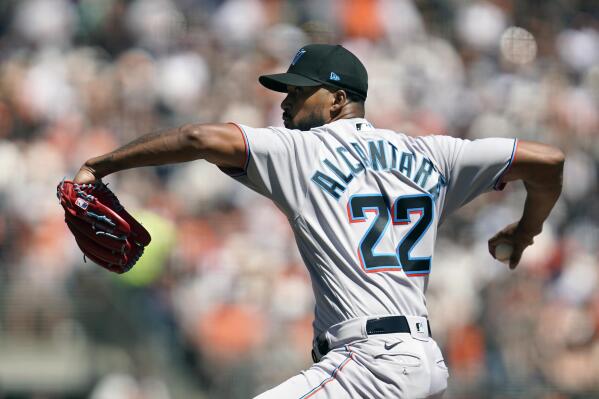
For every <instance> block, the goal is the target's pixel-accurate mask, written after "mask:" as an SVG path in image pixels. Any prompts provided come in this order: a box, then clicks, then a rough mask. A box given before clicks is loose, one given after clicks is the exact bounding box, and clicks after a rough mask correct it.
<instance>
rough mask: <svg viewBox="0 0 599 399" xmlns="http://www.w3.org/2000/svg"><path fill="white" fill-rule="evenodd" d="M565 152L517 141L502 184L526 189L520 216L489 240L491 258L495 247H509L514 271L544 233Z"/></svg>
mask: <svg viewBox="0 0 599 399" xmlns="http://www.w3.org/2000/svg"><path fill="white" fill-rule="evenodd" d="M564 161H565V155H564V153H563V152H562V151H561V150H560V149H558V148H556V147H553V146H550V145H546V144H541V143H537V142H531V141H524V140H520V141H519V142H518V147H517V149H516V154H515V156H514V159H513V161H512V164H511V166H510V169H509V170H508V171H507V172H506V174H505V175H504V176H503V179H502V180H503V182H509V181H514V180H522V181H523V182H524V187H525V188H526V201H525V203H524V211H523V213H522V217H521V218H520V220H519V221H518V222H516V223H512V224H510V225H508V226H507V227H505V228H504V229H503V230H501V231H500V232H499V233H497V234H496V235H495V236H494V237H492V238H491V239H490V240H489V252H490V253H491V254H492V255H493V256H494V255H495V249H496V247H497V245H499V244H501V243H505V244H508V245H511V247H512V253H511V255H510V259H509V265H510V268H511V269H513V268H515V267H516V266H517V265H518V263H519V262H520V259H521V257H522V252H523V251H524V250H525V249H526V247H528V246H529V245H531V244H532V243H533V238H534V237H535V236H536V235H538V234H540V233H541V231H542V230H543V223H544V222H545V220H546V219H547V217H548V216H549V214H550V212H551V209H553V206H554V205H555V203H556V202H557V199H558V198H559V196H560V193H561V191H562V171H563V168H564Z"/></svg>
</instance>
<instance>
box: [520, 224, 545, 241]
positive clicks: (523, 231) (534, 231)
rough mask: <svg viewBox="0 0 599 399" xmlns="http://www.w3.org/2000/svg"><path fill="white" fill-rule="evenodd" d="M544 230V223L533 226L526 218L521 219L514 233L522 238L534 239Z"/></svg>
mask: <svg viewBox="0 0 599 399" xmlns="http://www.w3.org/2000/svg"><path fill="white" fill-rule="evenodd" d="M542 231H543V225H540V226H533V225H531V224H529V223H526V221H524V220H520V222H518V224H517V225H516V228H515V230H514V235H515V236H517V237H520V238H522V239H529V240H531V241H532V239H533V238H534V237H535V236H537V235H539V234H541V232H542Z"/></svg>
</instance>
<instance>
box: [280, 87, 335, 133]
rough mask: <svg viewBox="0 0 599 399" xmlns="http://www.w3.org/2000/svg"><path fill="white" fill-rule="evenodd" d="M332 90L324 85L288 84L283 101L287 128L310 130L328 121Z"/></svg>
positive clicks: (284, 119) (282, 105)
mask: <svg viewBox="0 0 599 399" xmlns="http://www.w3.org/2000/svg"><path fill="white" fill-rule="evenodd" d="M331 103H332V96H331V92H330V91H329V90H327V89H325V88H323V87H299V86H287V97H285V99H284V100H283V102H282V103H281V108H282V109H283V123H284V125H285V127H286V128H287V129H299V130H310V129H312V128H313V127H317V126H322V125H324V124H325V123H327V121H328V119H327V115H328V112H327V110H328V107H330V105H331Z"/></svg>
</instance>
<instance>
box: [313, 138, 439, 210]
mask: <svg viewBox="0 0 599 399" xmlns="http://www.w3.org/2000/svg"><path fill="white" fill-rule="evenodd" d="M350 145H351V146H352V148H353V150H354V151H355V152H356V153H357V155H358V156H359V159H360V160H359V161H356V157H354V156H352V155H351V153H350V149H348V148H346V147H344V146H340V147H337V148H336V149H335V151H336V152H337V154H338V155H339V159H335V160H333V161H331V160H330V159H328V158H325V159H324V160H322V163H323V164H324V165H325V166H326V168H327V169H328V170H327V171H326V172H325V171H322V170H317V171H316V172H315V173H314V175H312V182H313V183H315V184H316V185H317V186H318V187H319V188H320V189H321V190H323V191H324V192H326V193H327V194H329V195H331V196H332V197H333V198H335V199H337V200H338V199H339V198H341V195H342V194H343V193H344V192H345V190H347V188H348V186H349V185H350V184H351V182H352V181H353V180H354V179H355V178H356V177H358V176H359V175H360V174H361V173H364V171H365V170H366V169H368V170H371V171H374V172H389V171H397V172H399V173H400V174H402V175H403V176H405V177H406V178H408V179H409V180H411V181H412V182H414V183H415V184H416V185H417V186H419V187H421V188H422V189H424V190H426V191H428V192H429V193H430V194H431V195H432V197H433V199H434V200H436V199H437V197H438V195H439V191H440V190H441V188H442V187H443V186H444V185H446V183H447V182H446V180H445V178H444V177H443V175H441V174H440V173H439V172H438V171H437V170H436V168H435V167H434V165H433V163H432V162H431V160H430V159H428V158H427V157H425V156H424V155H423V154H422V153H419V152H413V151H401V152H400V151H399V149H398V148H397V146H395V145H394V144H393V143H391V142H389V141H387V140H370V141H367V142H366V150H364V148H362V147H361V146H360V144H358V143H356V142H352V143H350ZM350 158H351V159H353V161H352V160H351V159H350ZM427 187H428V189H427Z"/></svg>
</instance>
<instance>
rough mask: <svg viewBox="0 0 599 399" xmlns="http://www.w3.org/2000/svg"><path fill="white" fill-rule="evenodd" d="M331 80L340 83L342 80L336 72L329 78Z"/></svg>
mask: <svg viewBox="0 0 599 399" xmlns="http://www.w3.org/2000/svg"><path fill="white" fill-rule="evenodd" d="M329 80H335V81H339V80H341V78H340V77H339V75H337V74H336V73H335V72H331V76H329Z"/></svg>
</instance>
